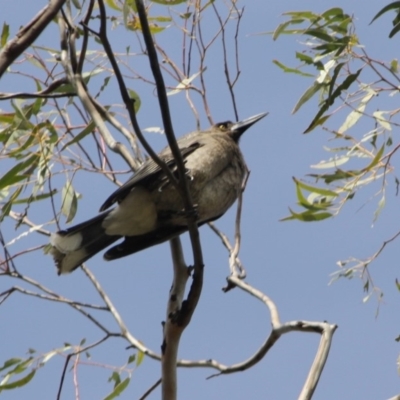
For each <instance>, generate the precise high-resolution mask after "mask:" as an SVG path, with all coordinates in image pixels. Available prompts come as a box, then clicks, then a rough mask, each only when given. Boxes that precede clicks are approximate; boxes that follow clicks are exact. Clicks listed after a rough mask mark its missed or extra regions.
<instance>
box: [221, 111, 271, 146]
mask: <svg viewBox="0 0 400 400" xmlns="http://www.w3.org/2000/svg"><path fill="white" fill-rule="evenodd" d="M266 115H268V113H267V112H264V113H261V114H257V115H254V116H253V117H250V118H247V119H244V120H243V121H239V122H232V121H225V122H218V123H217V124H215V125H214V128H215V129H218V130H220V131H221V132H226V133H227V134H228V135H229V136H231V137H232V139H233V140H235V141H236V142H237V141H239V139H240V136H242V133H244V132H245V131H246V130H247V129H248V128H250V126H252V125H254V124H255V123H256V122H258V121H259V120H260V119H262V118H264V117H265V116H266Z"/></svg>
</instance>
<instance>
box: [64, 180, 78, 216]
mask: <svg viewBox="0 0 400 400" xmlns="http://www.w3.org/2000/svg"><path fill="white" fill-rule="evenodd" d="M62 199H63V200H62V207H61V211H62V213H63V214H64V215H65V216H66V217H67V221H66V222H70V221H72V220H73V218H74V217H75V214H76V211H77V209H78V198H77V196H76V193H75V190H74V188H73V187H72V183H71V182H70V181H67V182H66V183H65V186H64V187H63V190H62Z"/></svg>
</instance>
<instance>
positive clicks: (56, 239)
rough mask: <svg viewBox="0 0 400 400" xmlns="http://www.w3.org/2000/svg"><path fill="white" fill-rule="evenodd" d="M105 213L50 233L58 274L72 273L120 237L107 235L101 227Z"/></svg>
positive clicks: (107, 212) (52, 252) (51, 251)
mask: <svg viewBox="0 0 400 400" xmlns="http://www.w3.org/2000/svg"><path fill="white" fill-rule="evenodd" d="M109 212H110V211H106V212H104V213H102V214H100V215H98V216H96V217H94V218H92V219H90V220H88V221H85V222H83V223H81V224H78V225H75V226H73V227H71V228H69V229H66V230H63V231H59V232H57V233H52V234H51V238H50V243H51V245H52V248H51V250H50V253H51V254H52V256H53V258H54V261H55V263H56V266H57V269H58V274H59V275H60V274H65V273H68V272H72V271H73V270H74V269H76V268H77V267H79V266H80V265H81V264H82V263H83V262H85V261H86V260H87V259H89V258H90V257H93V256H94V255H95V254H97V253H98V252H99V251H101V250H103V249H104V248H106V247H107V246H109V245H110V244H112V243H114V242H115V241H116V240H118V239H120V237H121V236H111V235H107V234H106V232H105V229H104V228H103V226H102V223H103V221H104V218H106V216H107V215H108V214H109Z"/></svg>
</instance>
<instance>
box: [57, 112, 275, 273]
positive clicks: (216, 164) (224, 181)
mask: <svg viewBox="0 0 400 400" xmlns="http://www.w3.org/2000/svg"><path fill="white" fill-rule="evenodd" d="M267 114H268V113H265V112H264V113H261V114H257V115H255V116H253V117H250V118H247V119H244V120H242V121H240V122H231V121H226V122H220V123H217V124H215V125H212V126H211V127H210V128H208V129H206V130H202V131H195V132H192V133H189V134H187V135H185V136H182V137H181V138H179V139H178V140H177V144H178V147H179V150H180V153H181V155H182V159H183V162H184V166H185V178H186V179H187V184H188V188H189V191H190V194H191V197H192V202H193V205H194V207H195V211H196V218H197V219H196V223H197V225H198V226H201V225H203V224H205V223H207V222H211V221H214V220H216V219H218V218H220V217H221V216H222V215H223V214H224V213H225V212H226V211H227V210H228V209H229V208H230V207H231V206H232V204H233V203H234V202H235V201H236V199H237V198H238V196H239V193H240V191H241V190H242V184H243V180H244V178H245V175H246V169H247V167H246V164H245V161H244V158H243V155H242V152H241V151H240V148H239V139H240V137H241V136H242V134H243V133H244V132H245V131H246V130H247V129H248V128H249V127H250V126H252V125H253V124H255V123H256V122H258V121H259V120H261V119H262V118H264V117H265V116H266V115H267ZM158 157H159V158H160V159H161V160H162V161H163V162H164V163H165V165H166V166H167V167H168V168H169V170H170V171H171V173H172V174H173V175H174V176H176V177H178V176H179V174H178V170H177V164H176V161H175V158H174V156H173V154H172V152H171V149H170V148H169V147H166V148H164V149H163V150H162V151H161V152H160V153H159V154H158ZM112 206H115V207H112ZM187 230H188V226H187V215H185V212H184V204H183V200H182V197H181V193H180V191H179V190H178V188H177V187H176V185H174V184H173V183H172V182H171V181H170V179H169V177H168V175H167V174H166V173H165V172H164V170H163V169H162V168H161V167H160V166H159V165H158V164H157V163H156V162H155V161H154V160H153V159H152V158H148V159H147V160H146V161H145V162H144V163H143V164H142V165H141V166H140V167H139V168H138V170H137V171H136V172H135V173H134V175H133V176H132V177H131V178H130V179H129V180H128V181H127V182H125V183H124V184H123V185H122V186H120V187H119V188H118V189H117V190H116V191H115V192H114V193H112V194H111V195H110V196H109V197H108V198H107V199H106V201H105V202H104V203H103V205H102V206H101V207H100V213H99V214H98V215H97V216H95V217H93V218H91V219H89V220H87V221H85V222H82V223H79V224H77V225H75V226H73V227H71V228H68V229H65V230H60V231H58V232H55V233H52V234H51V236H50V245H51V247H50V254H51V255H52V256H53V259H54V262H55V264H56V267H57V272H58V275H61V274H66V273H69V272H72V271H74V270H75V269H76V268H78V267H79V266H80V265H82V263H84V262H85V261H87V260H88V259H89V258H91V257H93V256H94V255H95V254H97V253H99V252H100V251H102V250H104V249H105V248H107V247H109V246H110V245H112V244H113V243H115V242H116V241H118V240H120V239H123V241H122V242H120V243H118V244H116V245H114V246H113V247H111V248H110V249H108V250H107V251H106V252H105V253H104V259H105V260H114V259H118V258H121V257H125V256H128V255H130V254H133V253H136V252H138V251H141V250H144V249H146V248H148V247H151V246H154V245H157V244H160V243H163V242H165V241H167V240H170V239H172V238H174V237H176V236H179V235H181V234H183V233H184V232H186V231H187Z"/></svg>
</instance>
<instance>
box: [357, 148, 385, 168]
mask: <svg viewBox="0 0 400 400" xmlns="http://www.w3.org/2000/svg"><path fill="white" fill-rule="evenodd" d="M384 150H385V145H383V146H382V147H381V148H380V149H379V151H378V152H377V153H376V154H375V157H374V159H373V160H372V161H371V163H370V164H368V166H366V167H365V168H363V169H362V172H366V171H370V170H371V169H372V168H374V167H375V165H376V164H378V162H379V161H380V160H381V158H382V155H383V152H384Z"/></svg>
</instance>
